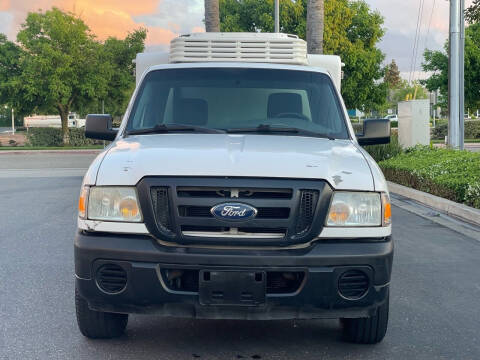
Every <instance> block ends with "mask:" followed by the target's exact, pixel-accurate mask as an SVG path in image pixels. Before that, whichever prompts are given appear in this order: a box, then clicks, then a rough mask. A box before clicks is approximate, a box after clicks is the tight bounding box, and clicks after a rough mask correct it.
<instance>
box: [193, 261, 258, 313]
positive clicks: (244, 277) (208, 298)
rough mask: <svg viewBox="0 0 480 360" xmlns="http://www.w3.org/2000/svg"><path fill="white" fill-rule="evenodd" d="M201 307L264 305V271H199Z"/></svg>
mask: <svg viewBox="0 0 480 360" xmlns="http://www.w3.org/2000/svg"><path fill="white" fill-rule="evenodd" d="M199 275H200V276H199V298H200V304H201V305H236V306H259V305H262V304H265V297H266V295H265V294H266V283H267V280H266V278H267V277H266V273H265V272H264V271H217V270H200V274H199Z"/></svg>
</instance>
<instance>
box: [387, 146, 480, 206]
mask: <svg viewBox="0 0 480 360" xmlns="http://www.w3.org/2000/svg"><path fill="white" fill-rule="evenodd" d="M379 165H380V167H381V168H382V170H383V173H384V175H385V177H386V178H387V180H390V181H393V182H395V183H398V184H401V185H405V186H408V187H412V188H414V189H417V190H420V191H425V192H428V193H430V194H433V195H437V196H440V197H443V198H446V199H449V200H452V201H456V202H459V203H464V204H465V205H468V206H473V207H476V208H479V209H480V154H479V153H472V152H468V151H458V150H457V151H456V150H450V149H438V148H430V147H424V146H423V147H422V146H417V147H415V148H412V149H409V150H407V151H406V152H405V153H403V154H400V155H398V156H396V157H394V158H391V159H388V160H385V161H382V162H380V163H379Z"/></svg>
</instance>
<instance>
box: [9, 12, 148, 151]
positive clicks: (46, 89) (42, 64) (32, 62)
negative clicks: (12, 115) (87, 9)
mask: <svg viewBox="0 0 480 360" xmlns="http://www.w3.org/2000/svg"><path fill="white" fill-rule="evenodd" d="M145 37H146V30H145V29H140V30H137V31H134V32H132V33H130V34H129V35H128V36H127V37H126V39H125V40H118V39H115V38H110V39H108V40H106V41H105V43H101V42H99V41H97V40H96V39H95V37H94V35H93V34H92V33H91V32H90V30H89V28H88V27H87V25H85V23H84V22H83V21H82V20H81V19H80V18H79V17H77V16H75V15H74V14H71V13H64V12H62V11H60V10H59V9H56V8H53V9H52V10H49V11H46V12H44V13H42V12H35V13H29V14H28V16H27V19H26V21H25V23H24V24H23V25H22V28H21V30H20V32H19V33H18V36H17V42H18V45H16V44H14V43H13V42H9V41H7V40H6V38H5V36H3V35H0V102H1V103H8V104H10V105H11V106H13V107H14V108H15V109H16V111H17V113H18V112H20V114H29V113H33V112H37V113H38V112H47V113H49V112H53V111H56V112H57V113H58V114H59V115H60V117H61V123H62V134H63V141H64V144H68V143H69V140H70V139H69V131H68V114H69V113H70V112H71V111H78V112H81V113H83V114H84V113H85V112H86V110H87V111H90V110H92V109H95V110H94V111H93V112H100V111H99V110H100V109H101V103H102V102H104V103H105V108H106V109H108V111H110V112H111V113H112V114H113V115H117V116H119V115H121V114H123V111H124V110H125V108H126V105H127V103H128V98H129V97H130V95H131V93H132V91H133V90H134V87H135V77H134V75H133V70H134V65H133V64H132V60H133V59H134V58H135V56H136V54H137V53H138V52H141V51H143V49H144V42H145Z"/></svg>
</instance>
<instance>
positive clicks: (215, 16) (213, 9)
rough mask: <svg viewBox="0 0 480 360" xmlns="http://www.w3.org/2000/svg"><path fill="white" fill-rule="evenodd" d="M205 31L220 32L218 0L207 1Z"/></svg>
mask: <svg viewBox="0 0 480 360" xmlns="http://www.w3.org/2000/svg"><path fill="white" fill-rule="evenodd" d="M205 29H206V30H207V32H219V31H220V10H219V5H218V0H205Z"/></svg>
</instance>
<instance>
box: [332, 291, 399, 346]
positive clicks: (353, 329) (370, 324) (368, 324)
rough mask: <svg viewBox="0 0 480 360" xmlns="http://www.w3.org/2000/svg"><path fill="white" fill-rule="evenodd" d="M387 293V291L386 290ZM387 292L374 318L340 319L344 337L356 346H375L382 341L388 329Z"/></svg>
mask: <svg viewBox="0 0 480 360" xmlns="http://www.w3.org/2000/svg"><path fill="white" fill-rule="evenodd" d="M387 291H388V290H387ZM389 297H390V296H389V292H387V298H386V299H385V302H384V303H383V305H381V306H379V307H378V308H377V312H376V314H375V315H374V316H371V317H368V318H359V319H340V321H341V323H342V324H343V330H344V334H345V337H346V339H347V340H348V341H350V342H354V343H357V344H376V343H379V342H380V341H382V340H383V338H384V337H385V334H386V333H387V327H388V306H389V305H388V304H389Z"/></svg>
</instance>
